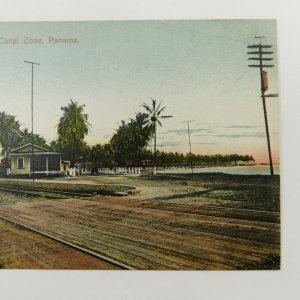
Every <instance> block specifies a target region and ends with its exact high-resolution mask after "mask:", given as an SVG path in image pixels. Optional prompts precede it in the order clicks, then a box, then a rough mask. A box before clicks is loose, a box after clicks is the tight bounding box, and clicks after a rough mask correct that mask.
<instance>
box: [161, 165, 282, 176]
mask: <svg viewBox="0 0 300 300" xmlns="http://www.w3.org/2000/svg"><path fill="white" fill-rule="evenodd" d="M273 168H274V174H276V175H279V172H280V170H279V169H280V166H279V165H274V166H273ZM157 173H164V171H159V172H157ZM165 173H172V174H185V173H191V169H168V170H166V171H165ZM194 173H225V174H236V175H257V174H259V175H270V166H268V165H255V166H237V167H210V168H195V169H194Z"/></svg>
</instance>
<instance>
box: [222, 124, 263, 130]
mask: <svg viewBox="0 0 300 300" xmlns="http://www.w3.org/2000/svg"><path fill="white" fill-rule="evenodd" d="M262 127H264V126H257V125H230V126H224V127H223V128H237V129H244V128H262Z"/></svg>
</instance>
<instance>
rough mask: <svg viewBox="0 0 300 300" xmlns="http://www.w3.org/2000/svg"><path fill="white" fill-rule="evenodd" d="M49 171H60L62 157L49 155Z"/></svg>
mask: <svg viewBox="0 0 300 300" xmlns="http://www.w3.org/2000/svg"><path fill="white" fill-rule="evenodd" d="M48 170H49V171H60V156H59V155H49V156H48Z"/></svg>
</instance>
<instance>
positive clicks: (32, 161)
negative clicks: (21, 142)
mask: <svg viewBox="0 0 300 300" xmlns="http://www.w3.org/2000/svg"><path fill="white" fill-rule="evenodd" d="M24 63H27V64H31V169H32V182H33V183H34V179H35V178H34V177H35V176H34V149H33V148H34V146H33V143H34V136H33V65H40V64H39V63H35V62H32V61H26V60H24Z"/></svg>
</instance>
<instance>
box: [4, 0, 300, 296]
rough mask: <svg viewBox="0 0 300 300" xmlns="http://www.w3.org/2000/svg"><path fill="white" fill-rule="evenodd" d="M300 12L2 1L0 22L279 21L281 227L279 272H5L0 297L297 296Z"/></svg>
mask: <svg viewBox="0 0 300 300" xmlns="http://www.w3.org/2000/svg"><path fill="white" fill-rule="evenodd" d="M299 12H300V2H299V1H297V0H277V1H274V0H264V1H261V0H252V1H238V0H226V1H225V0H223V1H222V0H220V1H217V0H208V1H203V0H183V1H179V0H173V1H171V0H149V1H147V0H101V1H99V0H98V1H96V0H85V1H84V0H81V1H78V0H77V1H74V0H73V1H71V0H70V1H67V0H52V1H42V0H28V1H21V0H20V1H17V0H10V1H8V0H7V1H2V0H0V21H15V20H16V21H17V20H28V21H29V20H38V21H39V20H118V19H123V20H125V19H126V20H128V19H130V20H132V19H133V20H134V19H152V20H153V19H209V18H214V19H217V18H222V19H228V18H238V19H244V18H277V19H278V42H279V45H278V48H279V63H280V79H281V80H280V82H281V91H280V94H281V107H282V117H281V120H282V134H281V136H282V160H281V162H282V172H281V174H282V229H283V230H282V270H281V271H277V272H123V273H122V272H108V271H105V272H100V271H99V272H98V271H96V272H95V271H94V272H84V271H83V272H76V271H43V272H42V271H7V270H4V271H3V270H1V271H0V297H1V299H5V300H10V299H24V300H25V299H26V300H27V299H28V300H41V299H43V300H44V299H45V300H48V299H64V300H68V299H72V300H77V299H82V300H85V299H88V300H90V299H105V300H106V299H122V300H123V299H124V300H127V299H128V300H129V299H130V300H135V299H139V300H142V299H149V300H150V299H151V300H152V299H155V300H157V299H164V300H167V299H170V300H177V299H180V300H182V299H184V300H185V299H205V300H209V299H222V300H223V299H232V300H233V299H234V300H235V299H242V300H244V299H251V300H252V299H255V300H260V299H264V300H266V299H272V300H277V299H278V300H279V299H280V300H281V299H299V296H300V295H299V294H300V289H299V286H298V285H299V279H300V234H299V225H300V224H299V220H300V218H299V213H300V205H299V203H300V200H299V199H300V197H299V191H298V189H297V187H298V185H299V175H298V166H299V165H300V155H299V153H300V143H299V138H300V135H299V133H298V132H299V129H300V126H299V115H300V90H299V89H298V88H297V87H298V86H299V83H300V78H299V77H300V76H299V74H300V68H299V65H300V63H299V61H300V59H299V54H300V42H299V41H300V21H299ZM0 35H1V33H0Z"/></svg>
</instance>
